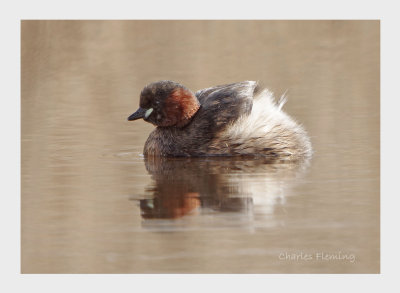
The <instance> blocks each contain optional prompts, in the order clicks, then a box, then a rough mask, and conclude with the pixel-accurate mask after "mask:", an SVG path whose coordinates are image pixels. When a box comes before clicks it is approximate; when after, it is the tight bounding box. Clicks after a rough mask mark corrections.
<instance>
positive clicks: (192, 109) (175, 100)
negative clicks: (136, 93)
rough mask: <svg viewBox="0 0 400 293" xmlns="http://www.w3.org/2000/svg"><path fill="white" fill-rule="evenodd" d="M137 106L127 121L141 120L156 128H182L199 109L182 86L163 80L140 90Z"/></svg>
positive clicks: (191, 95)
mask: <svg viewBox="0 0 400 293" xmlns="http://www.w3.org/2000/svg"><path fill="white" fill-rule="evenodd" d="M139 106H140V107H139V109H138V110H137V111H136V112H135V113H133V114H132V115H131V116H129V117H128V120H129V121H133V120H136V119H140V118H143V120H145V121H147V122H150V123H152V124H154V125H157V126H162V127H166V126H176V127H183V126H185V125H186V124H188V123H189V121H190V119H191V118H192V117H193V115H194V114H195V113H196V112H197V110H198V109H199V108H200V103H199V101H198V100H197V98H196V96H195V95H194V94H193V93H192V92H191V91H190V90H189V89H187V88H186V87H184V86H183V85H181V84H179V83H176V82H173V81H169V80H163V81H157V82H154V83H151V84H149V85H147V86H146V87H145V88H144V89H143V90H142V92H141V94H140V104H139Z"/></svg>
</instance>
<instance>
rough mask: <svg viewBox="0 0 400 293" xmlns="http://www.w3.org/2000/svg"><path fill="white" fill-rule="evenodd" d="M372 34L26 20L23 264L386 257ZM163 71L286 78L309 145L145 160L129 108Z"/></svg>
mask: <svg viewBox="0 0 400 293" xmlns="http://www.w3.org/2000/svg"><path fill="white" fill-rule="evenodd" d="M379 44H380V23H379V21H35V20H29V21H28V20H26V21H22V22H21V66H22V67H21V94H22V96H21V118H22V123H21V125H22V126H21V144H22V145H21V147H22V149H21V152H22V153H21V162H22V165H21V176H22V177H21V180H22V194H21V212H22V213H21V217H22V218H21V257H22V259H21V262H22V263H21V271H22V273H379V271H380V245H379V243H380V241H379V235H380V232H379V226H380V222H379V219H380V214H379V210H380V207H379V204H380V200H379V190H380V181H379V179H380V169H379V168H380V161H379V153H380V140H379V137H380V131H379V129H380V116H379V115H380V97H379V93H380V60H379V56H380V47H379ZM163 79H167V80H174V81H177V82H179V83H181V84H183V85H185V86H187V87H188V88H190V89H192V90H193V91H196V90H199V89H202V88H206V87H210V86H214V85H219V84H224V83H232V82H236V81H243V80H256V81H259V82H260V83H261V84H262V85H264V86H266V87H268V88H269V89H270V90H271V91H273V92H274V93H275V95H276V97H278V98H279V97H280V96H281V95H282V94H284V93H285V92H287V96H288V102H287V104H286V105H285V107H284V109H285V111H286V112H287V113H288V114H289V115H291V116H292V117H294V118H295V119H296V120H297V121H299V122H300V123H301V124H303V125H304V127H305V129H306V130H307V132H308V133H309V135H310V137H311V141H312V144H313V148H314V155H313V158H312V160H311V161H308V162H303V163H302V164H269V163H268V162H263V161H259V160H249V159H233V158H232V159H228V160H221V159H206V158H203V159H175V160H173V159H170V160H155V161H154V160H151V161H148V160H145V159H144V158H143V156H142V149H143V145H144V142H145V140H146V138H147V136H148V134H149V133H150V132H151V131H152V130H153V129H154V128H153V126H152V125H150V124H148V123H145V122H143V121H136V122H127V121H126V118H127V117H128V116H129V115H130V114H131V113H132V112H133V111H135V110H136V109H137V107H138V104H139V95H140V91H141V90H142V88H143V87H144V86H145V85H146V84H148V83H150V82H153V81H157V80H163ZM282 253H283V254H282ZM301 253H303V254H304V253H307V254H311V255H313V256H315V257H314V258H313V259H312V260H293V259H282V257H281V256H282V255H286V254H288V255H299V254H301ZM317 253H326V254H330V255H337V256H338V255H341V256H342V257H343V255H354V256H355V261H354V262H351V261H349V260H348V259H340V256H339V257H338V258H339V259H330V260H321V259H318V258H317V257H316V254H317Z"/></svg>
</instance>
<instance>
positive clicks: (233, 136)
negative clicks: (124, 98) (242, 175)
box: [128, 81, 311, 160]
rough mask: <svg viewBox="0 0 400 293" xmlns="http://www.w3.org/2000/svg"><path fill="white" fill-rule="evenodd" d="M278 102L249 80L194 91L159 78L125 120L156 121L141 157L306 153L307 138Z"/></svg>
mask: <svg viewBox="0 0 400 293" xmlns="http://www.w3.org/2000/svg"><path fill="white" fill-rule="evenodd" d="M283 103H284V102H281V103H280V104H277V103H276V102H275V100H274V97H273V95H272V93H271V92H269V91H268V90H266V89H264V90H261V89H260V88H259V86H258V85H257V83H256V82H254V81H244V82H238V83H232V84H227V85H221V86H216V87H211V88H207V89H203V90H200V91H198V92H196V93H195V94H193V93H192V92H191V91H190V90H188V89H187V88H185V87H184V86H182V85H180V84H178V83H175V82H172V81H160V82H156V83H152V84H150V85H148V86H146V87H145V88H144V89H143V91H142V93H141V97H140V108H139V110H138V111H136V112H135V113H134V114H132V115H131V116H130V117H129V118H128V120H136V119H139V118H143V119H144V120H145V121H148V122H150V123H153V124H155V125H157V126H158V127H157V128H156V129H155V130H154V131H153V132H152V133H151V134H150V136H149V137H148V139H147V141H146V143H145V146H144V155H145V156H238V155H239V156H240V155H246V156H247V155H252V156H254V155H261V156H268V157H271V158H276V159H285V160H294V159H300V158H302V157H305V156H309V155H310V154H311V143H310V140H309V137H308V135H307V133H306V132H305V130H304V129H303V128H302V127H301V126H300V125H299V124H297V123H296V122H295V121H294V120H293V119H292V118H290V117H289V116H288V115H287V114H286V113H284V112H283V111H282V106H283Z"/></svg>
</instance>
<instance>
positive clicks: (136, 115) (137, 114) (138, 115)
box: [128, 108, 146, 121]
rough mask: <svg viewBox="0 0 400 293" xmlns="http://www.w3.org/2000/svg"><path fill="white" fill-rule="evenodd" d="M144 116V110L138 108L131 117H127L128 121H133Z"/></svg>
mask: <svg viewBox="0 0 400 293" xmlns="http://www.w3.org/2000/svg"><path fill="white" fill-rule="evenodd" d="M145 114H146V109H143V108H139V109H137V111H136V112H135V113H133V114H132V115H131V116H129V117H128V121H133V120H137V119H140V118H143V117H144V115H145Z"/></svg>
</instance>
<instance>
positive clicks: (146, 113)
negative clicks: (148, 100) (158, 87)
mask: <svg viewBox="0 0 400 293" xmlns="http://www.w3.org/2000/svg"><path fill="white" fill-rule="evenodd" d="M151 112H153V108H150V109H148V110H147V111H146V112H145V113H144V118H146V119H147V118H148V117H149V116H150V114H151Z"/></svg>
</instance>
